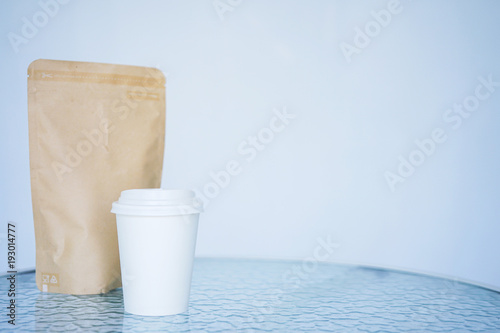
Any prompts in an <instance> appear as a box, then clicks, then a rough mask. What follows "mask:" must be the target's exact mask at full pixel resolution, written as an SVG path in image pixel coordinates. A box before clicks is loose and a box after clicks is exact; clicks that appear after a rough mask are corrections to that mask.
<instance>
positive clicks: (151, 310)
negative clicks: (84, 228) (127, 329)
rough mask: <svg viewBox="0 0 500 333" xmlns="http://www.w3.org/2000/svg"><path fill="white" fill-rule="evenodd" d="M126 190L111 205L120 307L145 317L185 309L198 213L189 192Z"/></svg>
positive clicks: (179, 311)
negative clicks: (115, 234)
mask: <svg viewBox="0 0 500 333" xmlns="http://www.w3.org/2000/svg"><path fill="white" fill-rule="evenodd" d="M128 191H136V192H135V193H132V192H129V193H125V192H128ZM128 191H124V192H122V195H121V196H120V200H118V201H117V202H115V203H113V209H112V212H113V213H115V214H116V222H117V230H118V246H119V251H120V266H121V275H122V286H123V300H124V307H125V311H126V312H129V313H132V314H137V315H145V316H163V315H173V314H178V313H182V312H185V311H186V310H187V308H188V304H189V293H190V286H191V275H192V270H193V259H194V252H195V247H196V235H197V230H198V219H199V212H200V211H201V209H200V208H199V205H198V203H197V202H196V201H195V198H194V193H193V192H191V191H173V190H159V189H147V190H128ZM148 191H152V193H151V192H148Z"/></svg>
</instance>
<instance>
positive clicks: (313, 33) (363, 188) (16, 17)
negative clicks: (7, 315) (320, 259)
mask: <svg viewBox="0 0 500 333" xmlns="http://www.w3.org/2000/svg"><path fill="white" fill-rule="evenodd" d="M0 6H1V8H0V36H1V38H0V55H1V61H0V66H1V67H0V68H1V74H2V75H1V77H0V87H1V89H0V98H1V101H2V102H1V105H2V108H1V110H0V133H1V134H0V135H1V139H0V156H1V158H2V163H1V167H0V168H1V169H0V221H1V225H2V230H0V232H1V234H0V236H1V237H2V239H1V241H2V245H1V246H2V247H3V248H4V249H5V248H6V245H5V241H6V239H5V237H6V234H5V232H6V224H7V222H8V221H14V222H15V223H16V224H17V232H18V233H19V235H18V241H17V243H18V249H19V250H18V251H19V252H18V262H19V266H20V267H19V268H28V267H34V265H35V259H34V258H35V250H34V235H33V220H32V209H31V195H30V178H29V160H28V124H27V94H26V84H27V83H26V70H27V67H28V65H29V63H30V62H32V61H33V60H35V59H39V58H45V59H57V60H75V61H90V62H104V63H117V64H129V65H138V66H152V67H158V68H160V69H161V70H162V71H163V72H164V73H165V74H166V75H167V130H166V155H165V165H164V179H163V184H164V187H169V188H194V189H197V191H198V193H199V194H200V195H202V196H203V197H204V201H205V204H206V212H205V213H204V214H203V215H202V217H201V222H200V229H199V236H198V246H197V255H198V256H217V257H219V256H220V257H258V258H286V259H299V260H303V259H305V258H311V257H312V258H314V255H315V254H314V249H315V248H316V247H317V246H318V244H320V243H321V242H330V243H335V246H333V247H332V248H333V249H334V250H332V252H331V253H329V256H328V258H326V260H329V261H333V262H343V263H352V264H367V265H375V266H382V267H392V268H399V269H405V270H410V271H417V272H426V273H431V274H436V275H441V276H448V277H454V278H458V279H461V280H466V281H473V282H475V283H478V284H482V285H486V286H490V287H493V288H496V289H500V265H499V262H500V242H499V241H498V237H499V235H500V177H499V176H498V170H499V169H500V168H499V167H500V150H499V149H498V144H499V142H500V110H499V107H500V83H495V82H500V62H499V61H498V60H499V59H500V20H498V17H499V14H500V2H498V1H494V0H482V1H474V2H472V1H466V0H460V1H452V0H448V1H438V2H436V1H431V0H419V1H408V0H407V1H403V0H401V1H400V2H399V1H395V0H390V1H370V2H365V1H355V2H352V1H349V2H347V1H327V0H323V1H305V0H299V1H284V0H281V1H277V0H276V1H269V0H253V1H245V0H217V1H212V0H204V1H160V0H158V1H152V0H145V1H118V0H114V1H97V0H92V1H88V0H85V1H83V0H72V1H68V0H65V1H62V0H60V1H55V0H41V1H7V0H3V1H1V2H0ZM33 28H34V29H33ZM486 81H490V83H486V84H485V83H484V82H486ZM478 86H479V88H478ZM476 95H477V96H478V97H480V98H478V97H476ZM460 108H461V109H462V111H460V110H459V109H460ZM284 110H286V112H287V113H288V114H290V116H289V117H290V119H288V120H287V121H285V122H280V121H279V120H274V117H275V116H276V112H281V113H283V112H284ZM469 110H470V111H469ZM292 117H293V119H292ZM286 123H287V124H286ZM272 124H274V125H275V126H274V127H273V128H274V129H275V130H276V129H279V132H272V131H270V130H269V129H266V128H269V127H270V125H272ZM278 127H279V128H278ZM433 131H437V132H435V140H437V141H440V142H434V143H430V141H429V139H431V138H432V137H433V134H432V133H433ZM436 133H437V134H436ZM251 137H257V139H252V138H251ZM416 140H420V142H421V144H420V145H421V146H422V144H423V145H424V146H423V148H419V146H418V145H417V143H416V142H415V141H416ZM443 141H444V142H443ZM426 153H427V154H426ZM232 160H234V161H236V162H231V163H233V164H234V163H237V164H238V165H239V168H238V171H239V173H237V174H235V173H234V172H233V174H234V175H230V176H229V177H227V175H225V176H226V177H224V176H223V175H222V174H221V173H220V172H221V170H224V169H225V168H226V165H227V164H228V163H229V162H230V161H232ZM402 160H405V161H407V162H401V161H402ZM408 163H413V164H417V166H416V167H414V166H410V165H408ZM398 168H399V169H400V170H399V171H398ZM216 174H218V175H219V178H220V179H219V180H218V182H219V184H218V185H217V182H215V181H214V179H213V178H217V177H216V176H214V175H216ZM387 177H389V179H390V181H388V180H387V179H388V178H387ZM210 197H212V198H210ZM3 253H4V254H5V255H3V257H6V250H5V252H3ZM5 264H6V259H2V260H1V265H2V266H0V267H1V268H2V269H1V270H2V271H6V270H7V269H6V266H5Z"/></svg>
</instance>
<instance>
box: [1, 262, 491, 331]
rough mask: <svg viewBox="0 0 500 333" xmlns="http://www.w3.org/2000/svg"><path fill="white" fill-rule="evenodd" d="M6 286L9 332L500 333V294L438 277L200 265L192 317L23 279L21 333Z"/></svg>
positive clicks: (320, 266) (30, 276) (118, 294)
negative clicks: (140, 310) (142, 310)
mask: <svg viewBox="0 0 500 333" xmlns="http://www.w3.org/2000/svg"><path fill="white" fill-rule="evenodd" d="M9 284H10V282H9V281H8V280H7V279H6V277H5V276H2V279H1V282H0V285H1V290H2V294H3V295H2V300H3V302H2V308H3V309H4V310H3V312H4V313H3V314H2V316H1V317H2V320H1V322H0V331H1V332H10V331H19V332H190V331H192V332H223V331H226V332H253V331H266V332H500V293H498V292H495V291H492V290H488V289H485V288H481V287H477V286H473V285H470V284H465V283H460V282H456V281H452V280H446V279H441V278H436V277H431V276H425V275H418V274H412V273H404V272H399V271H392V270H385V269H375V268H368V267H361V266H349V265H339V264H331V263H312V262H309V263H308V262H299V261H297V262H294V261H266V260H241V259H196V260H195V265H194V271H193V281H192V288H191V298H190V306H189V310H188V311H187V312H186V313H183V314H180V315H174V316H164V317H142V316H136V315H131V314H128V313H124V311H123V297H122V289H121V288H119V289H115V290H113V291H111V292H109V293H107V294H103V295H84V296H75V295H62V294H48V293H41V292H40V291H38V289H37V288H36V286H35V275H34V273H27V274H19V275H17V276H16V320H15V323H16V325H15V326H13V325H11V324H8V322H7V320H8V319H9V318H8V316H7V311H8V310H7V309H6V305H7V302H6V300H7V290H8V288H9Z"/></svg>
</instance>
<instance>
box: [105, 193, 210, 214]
mask: <svg viewBox="0 0 500 333" xmlns="http://www.w3.org/2000/svg"><path fill="white" fill-rule="evenodd" d="M202 211H203V207H202V203H201V202H200V200H198V199H197V198H196V197H195V194H194V192H193V191H190V190H166V189H160V188H148V189H135V190H125V191H122V192H121V195H120V198H119V199H118V201H115V202H113V204H112V209H111V213H114V214H120V215H132V216H172V215H185V214H198V213H201V212H202Z"/></svg>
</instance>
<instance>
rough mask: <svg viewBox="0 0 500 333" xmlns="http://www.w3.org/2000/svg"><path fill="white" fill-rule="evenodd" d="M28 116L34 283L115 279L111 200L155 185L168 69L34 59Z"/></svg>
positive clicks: (96, 285)
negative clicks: (34, 253)
mask: <svg viewBox="0 0 500 333" xmlns="http://www.w3.org/2000/svg"><path fill="white" fill-rule="evenodd" d="M28 122H29V148H30V170H31V194H32V202H33V218H34V223H35V239H36V283H37V286H38V288H39V289H40V290H41V291H45V292H54V293H65V294H99V293H105V292H108V291H109V290H112V289H114V288H117V287H120V286H121V279H120V263H119V255H118V241H117V234H116V222H115V216H114V215H113V214H111V213H110V209H111V203H112V202H113V201H115V200H116V199H117V198H118V197H119V195H120V192H121V191H122V190H126V189H135V188H156V187H160V181H161V170H162V164H163V149H164V137H165V77H164V76H163V74H162V73H161V72H160V71H159V70H157V69H154V68H147V67H135V66H123V65H110V64H98V63H85V62H70V61H54V60H36V61H34V62H32V63H31V64H30V66H29V68H28Z"/></svg>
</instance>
